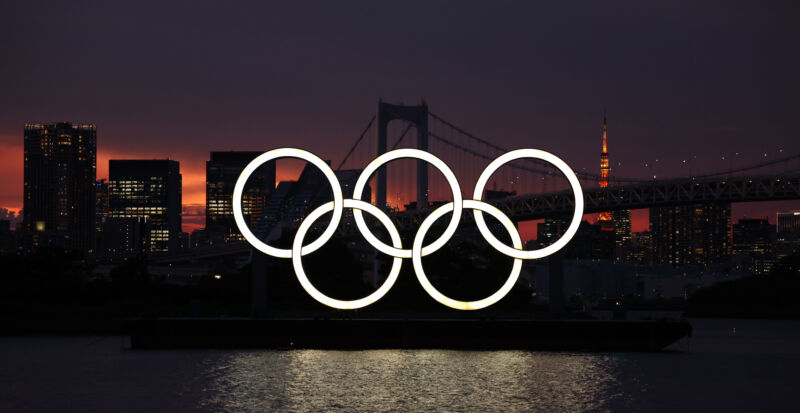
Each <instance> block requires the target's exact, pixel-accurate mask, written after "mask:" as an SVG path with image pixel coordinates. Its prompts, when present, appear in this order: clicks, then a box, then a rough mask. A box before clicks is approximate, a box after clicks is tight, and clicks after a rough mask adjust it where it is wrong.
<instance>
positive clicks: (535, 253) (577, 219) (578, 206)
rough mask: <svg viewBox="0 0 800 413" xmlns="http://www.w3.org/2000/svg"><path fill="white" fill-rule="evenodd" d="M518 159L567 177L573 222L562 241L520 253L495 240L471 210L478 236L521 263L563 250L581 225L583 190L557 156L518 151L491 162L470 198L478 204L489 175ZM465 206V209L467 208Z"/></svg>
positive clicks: (477, 215)
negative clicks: (537, 162) (550, 167)
mask: <svg viewBox="0 0 800 413" xmlns="http://www.w3.org/2000/svg"><path fill="white" fill-rule="evenodd" d="M519 158H536V159H541V160H543V161H546V162H549V163H551V164H553V165H554V166H555V167H556V168H558V169H559V170H560V171H561V173H563V174H564V176H566V177H567V180H568V181H569V184H570V186H571V187H572V192H573V193H574V194H575V213H574V214H573V215H572V222H570V224H569V227H568V228H567V231H566V232H565V233H564V235H563V236H562V237H561V238H559V239H558V241H556V242H554V243H552V244H550V245H548V246H547V247H544V248H540V249H537V250H530V251H526V250H523V249H522V247H516V248H511V247H509V246H508V245H505V244H503V243H502V242H500V240H498V239H497V238H495V236H494V235H493V234H492V232H491V231H489V228H488V227H487V226H486V221H484V220H483V214H482V213H481V210H480V209H477V208H476V210H475V211H474V214H475V223H476V224H477V225H478V230H479V231H480V233H481V235H483V238H485V239H486V241H487V242H488V243H489V244H490V245H491V246H493V247H494V248H495V249H497V250H498V251H500V252H502V253H503V254H505V255H508V256H509V257H514V258H521V259H523V260H531V259H536V258H543V257H546V256H548V255H550V254H553V253H555V252H556V251H558V250H560V249H561V248H564V246H566V245H567V243H568V242H569V241H570V240H571V239H572V237H573V236H574V235H575V233H576V232H578V227H579V226H580V224H581V219H582V218H583V190H582V189H581V183H580V182H579V181H578V177H577V176H575V172H573V171H572V169H571V168H570V167H569V165H567V164H566V163H565V162H564V161H562V160H561V159H560V158H559V157H557V156H555V155H553V154H551V153H549V152H545V151H542V150H539V149H517V150H515V151H511V152H508V153H505V154H503V155H501V156H500V157H498V158H497V159H495V160H494V161H492V162H491V163H490V164H489V166H487V167H486V169H484V170H483V172H482V173H481V176H480V177H479V178H478V182H476V183H475V192H474V193H473V194H472V198H473V199H475V200H477V201H480V199H481V196H482V195H483V188H484V187H485V186H486V183H487V182H488V181H489V178H490V177H491V176H492V174H493V173H494V172H495V171H496V170H497V169H498V168H500V167H501V166H502V165H503V164H505V163H508V162H510V161H513V160H515V159H519ZM464 206H465V207H466V205H464Z"/></svg>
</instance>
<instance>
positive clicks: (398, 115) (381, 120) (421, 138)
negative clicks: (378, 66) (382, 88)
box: [375, 100, 428, 209]
mask: <svg viewBox="0 0 800 413" xmlns="http://www.w3.org/2000/svg"><path fill="white" fill-rule="evenodd" d="M376 120H377V124H378V153H377V156H380V155H382V154H384V153H386V149H387V148H386V127H387V125H389V122H391V121H393V120H404V121H406V122H409V123H411V124H413V125H414V126H415V127H416V129H417V149H420V150H423V151H427V150H428V104H427V103H425V101H423V102H422V104H420V105H416V106H406V105H393V104H390V103H386V102H383V101H381V100H378V111H377V114H376ZM376 186H377V188H376V192H375V204H376V205H377V206H378V207H379V208H385V207H386V167H385V166H384V167H382V168H379V169H378V181H377V185H376ZM427 207H428V164H427V163H426V162H424V161H418V162H417V209H424V208H427Z"/></svg>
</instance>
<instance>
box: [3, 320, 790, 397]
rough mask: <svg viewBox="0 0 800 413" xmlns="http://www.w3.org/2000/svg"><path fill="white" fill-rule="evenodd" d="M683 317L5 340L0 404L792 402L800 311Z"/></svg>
mask: <svg viewBox="0 0 800 413" xmlns="http://www.w3.org/2000/svg"><path fill="white" fill-rule="evenodd" d="M692 323H693V325H694V329H695V334H694V337H692V339H691V340H690V341H689V342H687V341H683V342H680V343H678V344H677V345H676V346H674V348H675V349H676V350H677V351H671V352H663V353H566V352H564V353H559V352H528V351H448V350H369V351H319V350H290V351H272V350H163V351H139V350H126V349H125V347H126V342H125V339H124V338H122V337H106V338H103V337H66V338H64V337H53V338H48V337H23V338H2V339H0V412H50V411H52V412H73V411H74V412H95V411H96V412H151V411H164V412H194V411H200V412H262V411H293V412H294V411H299V412H302V411H313V412H317V411H347V412H353V411H355V412H380V411H400V412H405V411H453V412H462V411H463V412H467V411H469V412H474V411H478V412H481V411H484V412H485V411H490V412H491V411H502V412H513V411H648V412H651V411H675V410H681V411H701V410H707V411H708V410H712V411H756V410H758V411H797V410H798V409H800V405H798V402H800V322H798V321H764V320H693V322H692ZM733 329H735V333H734V330H733Z"/></svg>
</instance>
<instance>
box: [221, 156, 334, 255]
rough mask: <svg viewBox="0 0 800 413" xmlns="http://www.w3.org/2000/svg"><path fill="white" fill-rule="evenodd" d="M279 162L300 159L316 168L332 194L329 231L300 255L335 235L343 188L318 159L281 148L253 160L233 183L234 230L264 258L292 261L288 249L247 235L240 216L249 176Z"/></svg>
mask: <svg viewBox="0 0 800 413" xmlns="http://www.w3.org/2000/svg"><path fill="white" fill-rule="evenodd" d="M278 158H298V159H302V160H304V161H306V162H308V163H310V164H312V165H314V166H316V167H317V168H319V170H320V171H322V174H323V175H325V178H327V179H328V182H329V183H330V184H331V191H332V192H333V217H331V222H330V224H328V228H326V229H325V231H324V232H323V233H322V235H320V236H319V238H317V239H316V240H315V241H314V242H312V243H311V244H308V245H306V246H304V247H303V248H302V249H301V250H300V253H301V254H303V255H306V254H309V253H311V252H314V251H316V250H318V249H319V248H320V247H321V246H322V245H324V244H325V243H326V242H328V240H329V239H331V237H332V236H333V234H334V232H336V227H338V226H339V221H340V220H341V219H342V211H343V210H344V208H343V204H344V200H343V198H344V197H343V196H342V188H341V186H340V185H339V180H338V179H336V175H335V174H334V173H333V170H332V169H331V168H330V166H328V164H327V163H325V161H323V160H322V159H320V158H319V157H318V156H317V155H314V154H313V153H311V152H308V151H304V150H302V149H295V148H280V149H273V150H271V151H269V152H264V153H262V154H261V155H259V156H258V157H257V158H255V159H253V160H252V161H251V162H250V163H249V164H247V166H246V167H245V168H244V170H243V171H242V174H241V175H239V179H237V180H236V186H235V187H234V188H233V217H234V219H235V220H236V226H237V227H239V232H241V233H242V235H243V236H244V238H245V239H246V240H247V241H248V242H249V243H250V245H252V246H253V247H255V248H257V249H258V250H259V251H261V252H263V253H264V254H267V255H271V256H273V257H278V258H291V257H292V250H290V249H283V248H275V247H271V246H269V245H267V244H265V243H263V242H261V240H260V239H258V237H256V236H255V235H254V234H253V233H252V232H251V231H250V228H249V227H248V226H247V221H245V220H244V215H242V192H243V191H244V185H245V183H247V179H248V178H250V175H251V174H252V173H253V172H255V170H256V169H257V168H258V167H260V166H261V165H263V164H265V163H267V162H269V161H271V160H273V159H278Z"/></svg>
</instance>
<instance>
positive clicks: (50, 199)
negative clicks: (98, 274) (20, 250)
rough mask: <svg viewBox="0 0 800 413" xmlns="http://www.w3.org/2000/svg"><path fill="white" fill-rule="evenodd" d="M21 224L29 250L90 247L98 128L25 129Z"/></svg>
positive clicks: (56, 125) (46, 126)
mask: <svg viewBox="0 0 800 413" xmlns="http://www.w3.org/2000/svg"><path fill="white" fill-rule="evenodd" d="M24 136H25V143H24V151H25V161H24V190H23V192H24V193H23V196H24V201H23V210H24V213H23V226H24V229H25V230H26V231H27V232H28V234H30V235H31V237H30V238H29V240H30V242H31V244H30V246H31V247H36V246H57V247H62V248H74V249H81V250H89V249H92V244H93V240H94V227H95V225H94V224H95V213H94V210H95V195H94V181H95V177H96V174H97V128H96V126H95V125H89V124H85V125H73V124H71V123H67V122H59V123H49V124H26V125H25V133H24Z"/></svg>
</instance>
